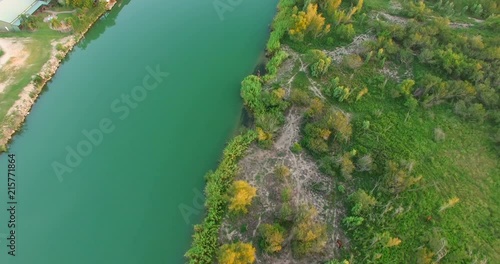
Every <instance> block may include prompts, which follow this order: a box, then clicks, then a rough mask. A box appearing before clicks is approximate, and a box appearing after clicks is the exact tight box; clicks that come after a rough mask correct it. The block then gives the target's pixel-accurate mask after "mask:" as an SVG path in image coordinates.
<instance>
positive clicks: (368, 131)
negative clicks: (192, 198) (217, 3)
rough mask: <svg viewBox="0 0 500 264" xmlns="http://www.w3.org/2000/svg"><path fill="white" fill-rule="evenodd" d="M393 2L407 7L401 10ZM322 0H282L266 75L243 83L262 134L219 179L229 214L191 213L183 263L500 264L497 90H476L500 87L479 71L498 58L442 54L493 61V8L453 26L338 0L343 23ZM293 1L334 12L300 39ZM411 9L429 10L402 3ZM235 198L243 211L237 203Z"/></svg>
mask: <svg viewBox="0 0 500 264" xmlns="http://www.w3.org/2000/svg"><path fill="white" fill-rule="evenodd" d="M394 3H397V4H398V5H399V6H401V8H399V9H397V10H392V9H391V8H390V7H391V6H394ZM294 5H298V7H296V8H294V7H293V6H294ZM403 7H404V8H403ZM323 8H324V7H320V8H319V9H318V6H314V5H312V4H311V5H310V6H301V5H300V4H299V3H298V2H297V1H288V0H282V1H280V6H279V8H278V10H279V12H278V14H277V15H276V19H275V22H274V24H273V29H274V31H273V33H272V34H271V37H270V39H269V42H268V46H267V47H268V48H267V51H268V52H269V53H270V54H274V56H273V57H272V59H271V61H270V62H269V63H268V65H267V66H266V69H267V70H268V74H267V75H266V76H263V77H260V76H248V77H247V78H245V80H244V81H243V82H242V90H241V91H242V92H241V94H242V97H243V100H244V102H245V106H246V107H247V108H248V109H249V112H250V115H252V117H253V120H254V124H252V125H251V126H252V129H254V130H255V131H256V132H257V136H258V137H257V139H255V142H256V143H255V144H251V145H249V146H247V149H248V150H247V151H246V152H245V153H244V154H243V155H240V156H239V158H240V159H239V161H238V162H237V163H236V164H235V165H234V166H235V168H236V169H234V170H233V171H237V173H236V174H235V175H233V174H229V175H227V177H226V181H224V182H223V183H224V184H225V186H231V187H229V188H227V189H223V190H224V192H223V195H222V196H223V197H225V198H224V199H223V198H220V200H221V201H222V202H220V203H218V204H217V206H219V207H218V209H219V212H220V214H219V215H217V217H214V216H210V218H208V217H207V218H206V220H205V222H204V223H203V224H202V225H199V226H195V235H194V239H193V240H194V242H193V247H192V248H191V249H190V251H188V253H187V254H186V256H187V257H188V258H189V259H190V263H213V262H214V261H215V260H216V259H217V260H218V261H219V262H220V263H229V262H230V261H228V260H231V259H238V260H239V261H240V262H241V263H297V264H298V263H350V262H354V261H358V262H359V261H361V262H363V261H364V262H366V261H368V260H373V261H376V262H381V263H383V262H391V261H392V262H398V263H407V262H411V261H414V260H415V259H417V260H419V261H421V262H422V263H424V262H425V263H430V262H439V261H440V260H441V259H443V258H445V257H446V259H447V260H448V261H452V262H464V263H465V262H478V261H479V260H481V263H486V262H488V261H490V260H491V261H492V262H495V261H496V262H498V261H497V260H498V259H499V255H498V252H497V251H496V250H495V248H498V245H499V243H500V240H498V239H497V238H496V237H494V236H493V235H491V234H492V233H491V232H489V231H488V230H487V229H485V228H484V226H488V227H490V226H491V230H493V231H492V232H494V230H499V229H498V228H499V225H498V223H499V222H498V217H494V216H491V215H490V214H489V213H488V212H491V210H493V211H494V210H496V209H497V208H498V206H499V204H498V198H497V196H498V195H496V194H498V188H496V187H497V186H498V180H499V179H498V177H496V175H500V174H499V171H500V167H499V166H498V162H496V161H497V160H498V149H499V146H500V145H499V143H500V137H498V135H500V131H498V124H499V121H498V119H495V118H494V117H495V116H498V111H496V110H495V109H497V108H496V107H497V105H495V103H496V102H497V100H496V99H495V100H496V101H494V100H492V101H491V102H490V101H487V100H485V98H484V97H480V96H479V97H476V95H480V94H481V93H485V91H488V92H489V93H491V96H492V97H494V98H498V89H497V90H495V89H494V88H493V87H494V86H496V87H498V79H495V78H488V77H486V78H483V76H486V75H488V74H492V75H494V74H495V73H496V72H498V67H497V66H492V68H488V69H486V68H485V69H484V72H483V71H479V70H478V73H480V74H481V76H480V77H477V76H474V75H469V73H463V74H462V75H456V74H455V73H454V72H453V71H457V70H460V67H466V66H467V65H466V64H465V63H464V65H456V66H455V67H457V68H453V71H452V70H448V71H447V72H443V71H441V69H443V68H445V67H446V63H447V60H446V58H445V56H443V54H452V55H453V56H457V57H460V58H462V59H463V61H467V62H471V63H477V64H471V65H489V64H491V61H494V60H495V59H492V58H490V57H489V56H492V55H491V54H492V53H491V52H490V51H493V50H497V49H498V47H499V42H498V38H497V37H496V35H494V34H493V31H492V30H493V29H494V26H485V25H495V24H494V23H498V22H495V21H498V20H495V19H497V18H495V17H490V18H489V19H487V20H485V21H484V23H483V21H481V20H478V21H475V22H471V23H472V24H467V26H466V27H465V26H463V27H457V23H456V22H451V21H449V20H448V19H451V20H455V21H457V20H458V19H460V17H451V18H447V19H445V18H441V17H439V16H440V13H439V10H434V9H431V8H432V7H430V8H427V7H425V5H424V4H423V3H422V4H421V5H420V6H419V7H416V6H415V5H413V4H411V3H410V4H408V3H404V2H403V1H391V2H390V1H380V2H378V3H367V6H366V7H363V1H359V2H358V5H357V6H356V7H352V8H351V9H344V8H343V7H342V6H339V7H337V8H338V10H335V12H336V13H338V14H343V15H345V14H349V18H348V19H345V20H344V19H340V20H336V19H338V18H334V17H331V16H326V15H327V14H328V12H331V10H324V9H323ZM293 9H295V10H301V9H302V10H307V12H308V14H309V15H311V16H318V17H319V19H318V21H319V20H321V21H326V23H329V24H328V25H325V28H323V27H322V26H320V27H317V25H316V24H314V26H315V27H314V30H317V29H319V30H320V31H319V32H317V34H316V35H314V36H313V35H307V34H304V35H299V36H296V35H294V34H295V33H294V32H296V30H300V28H302V26H304V25H296V27H297V29H294V27H293V26H294V25H295V22H296V21H294V20H290V17H293V16H292V12H296V11H292V10H293ZM416 9H420V10H421V11H422V10H423V11H425V12H423V11H422V13H421V14H418V15H415V14H409V13H411V12H410V11H415V10H416ZM318 10H319V11H318ZM360 10H362V11H361V12H359V11H360ZM321 12H322V13H323V14H325V17H326V18H324V17H322V13H321ZM355 13H356V14H355ZM386 13H389V14H390V15H381V16H378V14H386ZM318 14H319V15H318ZM353 14H355V15H353ZM419 15H421V16H422V17H425V19H423V18H422V17H418V16H419ZM395 21H400V23H399V22H398V23H395ZM488 23H490V24H488ZM394 24H396V25H394ZM482 24H483V25H482ZM330 25H332V28H330ZM304 28H307V26H304ZM415 28H424V29H425V32H427V33H425V34H424V37H422V36H420V35H418V34H417V35H418V38H419V39H426V41H423V42H419V41H417V40H415V39H414V35H412V33H410V34H408V33H405V34H403V33H402V32H411V30H414V29H415ZM280 29H281V31H280ZM289 29H290V30H289ZM292 29H293V30H292ZM310 30H312V29H310ZM429 32H434V33H429ZM478 32H480V33H481V34H480V35H478ZM381 36H384V37H381ZM448 43H460V44H457V45H458V46H454V47H453V49H452V48H450V46H447V45H448ZM422 46H423V47H426V49H424V52H423V51H422V49H421V47H422ZM469 46H473V47H476V50H473V48H472V49H470V48H469ZM477 47H478V48H477ZM431 50H432V52H431ZM426 52H427V53H426ZM425 56H429V57H425ZM430 57H432V58H434V59H436V58H439V59H440V60H431V59H430ZM495 58H496V59H498V57H495ZM495 62H496V61H495ZM443 65H445V66H443ZM445 69H446V68H445ZM471 72H473V71H471ZM482 74H484V75H482ZM457 76H458V77H457ZM471 79H474V80H475V81H478V82H479V83H480V84H475V85H471V84H470V83H469V81H470V80H471ZM432 82H436V83H432ZM481 82H482V83H481ZM492 83H494V84H496V85H491V84H492ZM438 84H439V85H440V87H442V88H440V89H441V90H442V91H440V93H435V90H434V89H436V87H435V85H438ZM464 84H467V85H464ZM461 85H462V86H461ZM490 85H491V87H490ZM417 87H426V89H423V88H417ZM444 87H447V88H448V87H449V88H450V90H446V89H444ZM451 87H453V89H452V88H451ZM454 89H455V90H454ZM460 89H463V90H467V91H468V93H465V92H464V91H463V90H460ZM454 93H456V94H454ZM450 98H453V100H450ZM457 98H460V100H461V101H459V102H456V101H457V100H459V99H457ZM283 101H285V102H283ZM471 102H473V103H471ZM437 104H440V106H439V107H436V105H437ZM485 109H486V110H485ZM495 126H496V127H495ZM495 132H496V135H497V137H496V138H495V137H494V135H495V134H494V133H495ZM495 144H496V145H495ZM495 147H496V148H495ZM471 157H475V158H474V159H472V158H471ZM471 160H472V161H473V162H471ZM464 164H467V166H464ZM213 181H214V179H213V178H208V179H207V189H206V190H207V191H206V194H207V200H210V199H214V197H212V194H213V193H212V192H210V190H211V188H210V187H211V186H213V185H214V184H215V183H219V181H215V182H213ZM227 181H230V182H227ZM233 182H235V183H241V182H244V183H246V184H247V185H248V186H249V187H248V188H247V189H249V190H253V194H252V195H249V194H248V193H252V192H247V194H246V196H245V194H243V195H242V194H241V192H238V190H237V189H236V188H237V186H236V184H233ZM471 182H473V183H474V184H471ZM209 186H210V187H209ZM235 186H236V187H235ZM216 197H219V196H216ZM241 197H245V198H247V199H246V200H245V202H246V203H245V206H246V207H245V210H244V211H243V212H241V211H240V212H235V211H234V210H232V208H231V205H232V204H233V203H234V201H235V200H238V199H240V200H242V198H241ZM229 204H231V205H229ZM206 205H207V208H208V210H209V211H210V210H211V206H212V204H210V203H207V204H206ZM220 208H223V209H220ZM471 215H472V216H471ZM485 215H488V216H489V217H485ZM464 216H467V217H464ZM214 219H215V220H214ZM480 222H484V223H485V224H484V226H478V225H477V223H480ZM207 223H208V224H207ZM207 229H208V230H209V232H210V233H211V234H215V233H217V234H218V237H217V238H214V237H213V236H209V235H208V233H209V232H207ZM214 229H215V230H214ZM380 230H383V231H380ZM486 231H488V232H486ZM200 241H201V243H200ZM467 241H475V242H474V243H473V244H474V245H470V244H469V243H468V242H467ZM476 245H480V246H476ZM465 248H468V249H467V251H466V250H464V249H465ZM347 259H349V261H347ZM424 260H425V261H424Z"/></svg>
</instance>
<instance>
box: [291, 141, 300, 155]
mask: <svg viewBox="0 0 500 264" xmlns="http://www.w3.org/2000/svg"><path fill="white" fill-rule="evenodd" d="M290 150H291V151H292V152H293V153H295V154H298V153H300V152H302V146H301V145H300V144H299V143H298V142H295V143H293V145H292V146H291V147H290Z"/></svg>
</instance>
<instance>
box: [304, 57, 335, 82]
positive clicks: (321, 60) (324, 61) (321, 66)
mask: <svg viewBox="0 0 500 264" xmlns="http://www.w3.org/2000/svg"><path fill="white" fill-rule="evenodd" d="M306 57H307V60H308V61H309V62H310V63H311V65H310V66H309V68H310V70H311V75H312V76H314V77H320V76H322V75H323V74H325V73H326V72H327V71H328V68H329V67H330V65H331V64H332V58H331V57H329V56H327V55H326V54H325V53H324V52H323V51H321V50H309V51H308V52H307V54H306Z"/></svg>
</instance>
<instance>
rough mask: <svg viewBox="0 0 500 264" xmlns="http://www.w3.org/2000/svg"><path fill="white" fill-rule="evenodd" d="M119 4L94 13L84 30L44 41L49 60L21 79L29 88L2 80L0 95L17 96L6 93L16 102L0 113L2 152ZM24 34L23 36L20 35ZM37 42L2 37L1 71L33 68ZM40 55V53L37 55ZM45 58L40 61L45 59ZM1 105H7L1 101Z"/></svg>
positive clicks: (112, 4) (111, 3)
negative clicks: (52, 82)
mask: <svg viewBox="0 0 500 264" xmlns="http://www.w3.org/2000/svg"><path fill="white" fill-rule="evenodd" d="M115 4H116V1H111V2H109V3H107V4H106V5H105V7H104V8H100V7H98V9H96V11H97V13H95V14H92V13H91V12H89V13H91V17H90V19H89V20H88V21H89V23H88V25H87V26H86V27H84V28H83V30H79V31H78V32H75V33H72V34H71V35H68V36H60V37H59V38H57V37H56V38H55V39H53V40H45V39H44V42H49V45H47V46H45V48H47V47H49V49H50V51H49V55H48V59H46V61H45V62H43V65H42V66H41V69H40V70H39V71H38V72H37V73H36V74H34V75H33V76H22V77H21V78H24V79H25V78H28V77H29V78H31V81H29V83H28V84H27V85H22V87H19V88H17V87H14V86H15V85H16V83H15V80H12V79H13V78H11V77H10V76H8V77H5V78H4V81H3V82H2V81H1V80H0V94H1V93H3V94H7V92H8V91H9V88H12V89H11V93H17V94H10V95H9V94H7V95H6V96H10V97H11V98H12V97H14V96H18V98H17V99H15V100H13V103H12V105H11V106H10V107H6V108H5V109H3V110H4V111H5V110H6V112H5V113H3V112H1V114H3V115H4V116H2V119H0V120H2V122H1V123H0V153H2V152H5V151H7V146H8V144H9V142H10V141H11V140H12V138H13V137H14V135H15V134H16V133H17V132H18V131H20V129H21V127H22V125H23V123H24V121H25V119H26V117H27V116H28V115H29V113H30V110H31V108H32V107H33V105H34V104H35V102H36V100H37V99H38V98H39V96H40V94H41V92H42V91H43V88H44V87H45V85H46V84H47V83H48V82H49V81H50V80H51V79H52V77H53V76H54V75H55V73H56V72H57V70H58V69H59V66H60V65H61V63H62V62H63V61H64V59H65V58H66V56H67V55H68V54H69V53H70V52H71V51H72V50H73V49H74V47H75V46H76V45H77V44H78V43H79V42H80V41H81V40H82V39H83V38H84V37H85V34H86V33H87V32H88V31H89V30H90V29H91V28H92V26H93V25H94V24H95V23H96V22H97V21H98V20H99V19H100V18H101V17H102V16H103V15H104V14H105V13H106V12H108V11H109V10H111V9H112V8H113V7H114V6H115ZM19 34H22V33H19ZM34 42H35V41H34V39H33V38H32V37H30V35H29V34H22V35H20V36H19V37H18V36H17V35H16V34H10V35H9V37H8V38H2V37H0V47H2V50H3V51H4V52H5V54H4V55H3V56H2V57H0V67H2V68H1V69H2V72H3V73H7V74H8V72H12V71H19V72H21V71H23V70H24V68H23V67H30V66H31V64H28V62H29V57H30V55H33V53H36V51H33V50H32V54H30V52H29V49H28V45H30V44H33V45H36V43H34ZM34 55H35V56H37V54H34ZM43 59H44V58H39V60H43ZM2 103H4V102H3V101H2Z"/></svg>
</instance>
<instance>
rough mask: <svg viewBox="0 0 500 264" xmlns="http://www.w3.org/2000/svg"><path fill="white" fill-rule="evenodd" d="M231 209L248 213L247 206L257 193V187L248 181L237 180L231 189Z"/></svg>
mask: <svg viewBox="0 0 500 264" xmlns="http://www.w3.org/2000/svg"><path fill="white" fill-rule="evenodd" d="M231 194H232V197H231V199H230V204H229V210H230V211H233V212H243V213H247V212H248V209H247V207H248V206H249V205H250V204H251V203H252V199H253V198H254V197H255V195H256V194H257V189H256V188H255V187H252V185H250V184H249V183H248V182H246V181H235V182H234V183H233V186H232V189H231Z"/></svg>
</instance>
